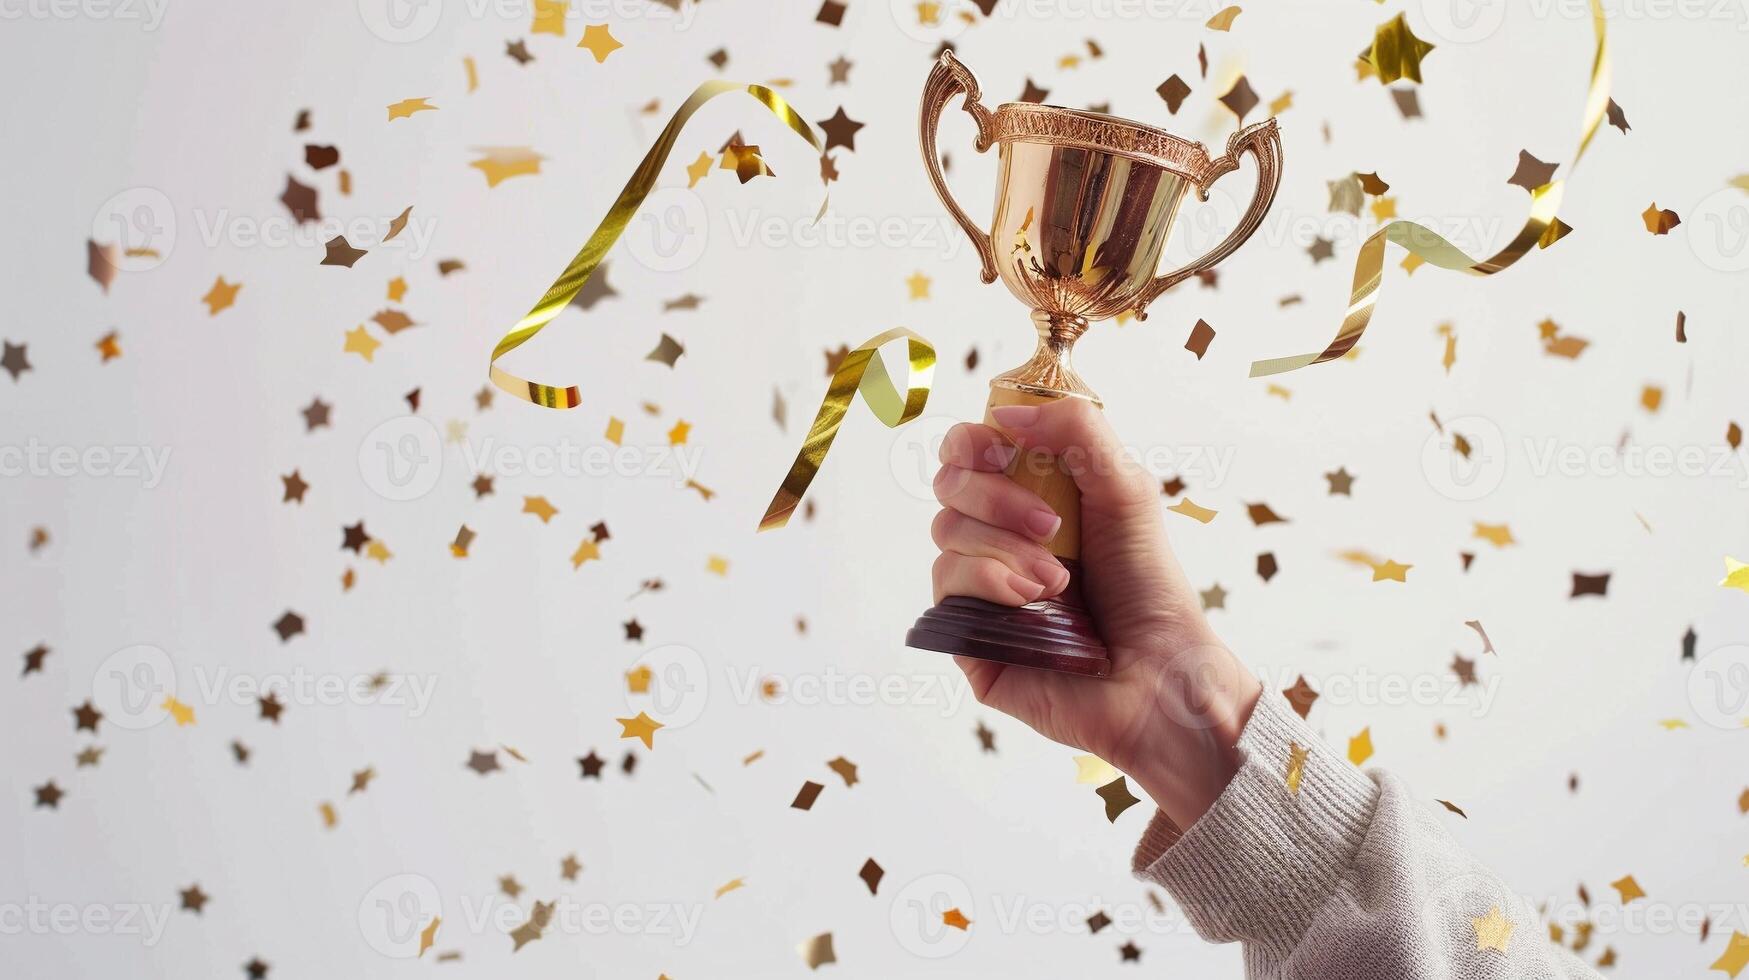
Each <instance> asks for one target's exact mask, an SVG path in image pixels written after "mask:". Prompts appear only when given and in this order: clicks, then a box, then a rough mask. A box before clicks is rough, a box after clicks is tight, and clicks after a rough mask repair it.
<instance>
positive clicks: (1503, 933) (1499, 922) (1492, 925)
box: [1470, 905, 1513, 953]
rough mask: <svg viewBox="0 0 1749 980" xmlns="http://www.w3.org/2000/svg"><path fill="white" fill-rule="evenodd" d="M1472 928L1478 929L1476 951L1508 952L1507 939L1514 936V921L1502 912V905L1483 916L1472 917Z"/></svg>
mask: <svg viewBox="0 0 1749 980" xmlns="http://www.w3.org/2000/svg"><path fill="white" fill-rule="evenodd" d="M1470 926H1471V928H1473V929H1475V930H1476V952H1478V953H1480V952H1482V951H1483V950H1489V949H1491V950H1493V951H1495V952H1497V953H1504V952H1506V943H1507V940H1509V939H1511V938H1512V928H1513V925H1512V921H1511V920H1509V919H1507V918H1506V916H1505V915H1503V914H1501V912H1500V906H1498V905H1496V906H1494V907H1493V908H1490V909H1489V910H1488V914H1487V915H1485V916H1483V917H1481V918H1473V917H1472V918H1471V919H1470Z"/></svg>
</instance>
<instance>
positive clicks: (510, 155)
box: [468, 146, 546, 187]
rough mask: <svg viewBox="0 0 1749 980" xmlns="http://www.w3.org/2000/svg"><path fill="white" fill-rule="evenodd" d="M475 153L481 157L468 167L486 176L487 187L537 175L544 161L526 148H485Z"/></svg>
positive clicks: (537, 154)
mask: <svg viewBox="0 0 1749 980" xmlns="http://www.w3.org/2000/svg"><path fill="white" fill-rule="evenodd" d="M476 152H478V153H480V154H483V155H482V156H481V157H480V159H478V160H475V161H474V162H472V163H470V164H468V166H470V167H473V168H474V169H476V170H478V171H480V172H481V173H483V174H485V175H486V186H487V187H497V186H498V185H499V184H501V183H503V182H504V181H507V180H509V179H510V178H512V177H526V176H530V175H532V174H538V173H540V164H541V161H542V160H544V159H546V158H545V157H543V156H541V155H540V154H539V153H536V152H534V150H532V149H530V148H528V147H526V146H486V147H479V148H477V149H476Z"/></svg>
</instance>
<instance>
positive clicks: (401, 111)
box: [389, 97, 437, 122]
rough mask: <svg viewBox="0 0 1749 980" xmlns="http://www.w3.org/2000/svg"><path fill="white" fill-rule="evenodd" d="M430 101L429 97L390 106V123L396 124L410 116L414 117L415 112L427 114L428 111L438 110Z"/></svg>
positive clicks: (402, 101)
mask: <svg viewBox="0 0 1749 980" xmlns="http://www.w3.org/2000/svg"><path fill="white" fill-rule="evenodd" d="M428 99H429V97H427V98H419V99H402V100H401V101H400V102H397V103H395V104H394V105H392V106H389V121H390V122H394V121H395V120H397V119H405V118H407V117H408V116H411V115H413V114H414V113H415V112H425V111H427V110H431V109H436V108H437V106H434V105H432V104H431V103H430V102H429V101H428Z"/></svg>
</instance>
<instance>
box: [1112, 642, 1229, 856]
mask: <svg viewBox="0 0 1749 980" xmlns="http://www.w3.org/2000/svg"><path fill="white" fill-rule="evenodd" d="M1158 663H1159V668H1158V669H1157V671H1156V672H1155V674H1154V676H1153V677H1152V678H1151V681H1150V682H1149V684H1148V685H1147V687H1148V691H1147V696H1146V701H1145V704H1144V705H1143V707H1142V710H1141V712H1140V717H1139V718H1137V720H1136V723H1135V729H1134V732H1135V735H1134V737H1133V738H1132V739H1131V740H1130V744H1129V746H1128V747H1127V750H1126V752H1125V753H1124V762H1125V764H1124V765H1120V766H1119V768H1120V769H1122V770H1123V771H1124V772H1125V773H1127V774H1129V775H1130V777H1131V778H1133V779H1134V780H1135V781H1136V783H1137V785H1139V786H1141V787H1142V788H1143V789H1144V790H1145V791H1146V792H1147V793H1148V795H1149V796H1150V797H1152V798H1153V800H1154V802H1155V804H1156V805H1158V806H1159V807H1160V809H1161V810H1163V811H1165V813H1166V815H1167V816H1168V817H1170V818H1171V819H1172V821H1173V823H1175V824H1177V825H1178V826H1179V827H1180V828H1182V829H1185V830H1188V829H1190V826H1191V824H1194V823H1195V822H1196V821H1197V820H1198V819H1199V818H1200V817H1201V816H1202V815H1203V813H1205V812H1206V811H1207V810H1208V808H1209V807H1210V806H1213V805H1214V802H1215V800H1217V799H1219V798H1220V795H1221V793H1222V792H1223V791H1224V790H1225V789H1226V788H1227V784H1228V783H1229V782H1231V781H1232V779H1233V776H1234V774H1236V773H1237V772H1238V771H1239V766H1240V765H1241V763H1242V761H1243V760H1241V759H1240V757H1239V750H1238V745H1239V736H1240V735H1241V734H1242V733H1243V732H1244V730H1245V725H1246V723H1247V722H1249V721H1250V720H1251V712H1252V710H1253V709H1254V708H1255V707H1256V706H1257V699H1258V698H1259V697H1261V696H1262V693H1263V688H1262V685H1261V684H1259V683H1258V681H1257V679H1256V678H1255V677H1253V676H1252V675H1251V672H1250V671H1249V670H1247V669H1246V668H1245V666H1244V665H1243V664H1241V663H1240V662H1239V659H1238V658H1237V657H1235V656H1233V654H1232V652H1231V651H1230V650H1228V649H1227V648H1226V647H1225V646H1223V645H1222V644H1221V643H1220V642H1219V641H1218V640H1214V639H1213V638H1212V637H1211V638H1210V639H1209V640H1208V641H1207V642H1204V643H1200V644H1197V645H1194V646H1191V647H1189V648H1188V649H1185V650H1182V651H1179V652H1176V653H1173V654H1170V655H1167V656H1164V657H1161V658H1160V659H1159V661H1158Z"/></svg>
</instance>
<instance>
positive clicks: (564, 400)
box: [489, 82, 826, 408]
mask: <svg viewBox="0 0 1749 980" xmlns="http://www.w3.org/2000/svg"><path fill="white" fill-rule="evenodd" d="M738 91H744V92H746V93H747V94H749V95H751V96H753V97H754V98H755V99H758V100H759V102H760V103H761V104H762V105H764V106H765V108H766V109H768V110H770V112H771V114H772V115H774V116H776V117H777V118H778V119H779V120H781V121H782V122H783V123H784V125H786V126H788V127H789V128H790V129H792V130H794V131H795V132H796V134H797V135H799V136H801V138H802V139H805V140H807V141H808V145H809V146H812V147H813V148H814V150H815V152H824V151H823V150H822V149H821V147H820V139H819V137H818V136H816V135H814V129H813V127H812V126H809V125H808V123H807V121H806V120H804V119H803V118H802V117H801V115H800V114H798V113H797V112H796V110H795V108H794V107H793V106H791V105H790V104H789V103H788V102H785V101H784V99H783V96H781V95H778V94H777V93H776V92H774V91H772V90H771V89H769V88H766V87H765V86H763V85H741V84H738V83H736V82H705V83H704V84H702V85H700V86H699V87H698V88H696V89H694V90H693V93H692V95H691V96H689V97H688V98H687V100H686V102H684V103H683V104H682V105H681V106H680V108H678V109H676V110H674V116H673V117H672V118H671V119H669V120H668V125H667V126H664V127H663V128H662V135H660V136H658V137H657V138H656V142H655V144H654V145H653V146H651V147H650V151H649V152H648V153H645V154H644V159H643V162H642V163H639V164H638V169H637V170H635V171H633V172H632V176H631V179H630V180H628V181H626V185H625V187H624V188H623V189H621V190H620V192H619V197H618V198H617V199H615V200H614V202H613V206H612V207H610V208H608V209H607V216H606V217H604V218H602V219H601V224H600V225H598V226H597V227H596V229H595V230H594V231H593V232H590V234H589V240H588V241H587V242H584V243H583V248H582V249H581V250H580V251H578V252H577V254H576V255H575V256H574V257H573V258H572V259H571V263H570V264H569V265H567V266H565V271H564V272H562V273H560V274H559V278H557V279H555V280H553V284H552V285H551V286H548V287H547V291H546V295H544V296H542V297H541V298H540V302H538V303H536V304H535V305H534V309H531V310H529V311H528V313H527V314H526V315H524V316H523V318H522V319H521V320H520V321H518V322H517V324H516V326H515V328H514V329H512V330H511V331H510V332H509V333H507V334H505V335H504V338H503V339H502V340H500V341H498V346H496V347H494V348H492V360H491V362H490V366H489V367H490V375H491V378H492V383H493V384H494V385H497V386H498V387H499V388H500V389H501V390H503V391H505V392H507V393H509V394H511V395H515V396H516V397H517V398H521V399H522V400H524V401H528V402H533V403H534V404H536V405H539V406H541V407H543V408H576V407H577V405H578V403H579V402H580V401H581V400H582V395H581V392H579V391H578V389H577V386H576V385H566V386H564V387H559V386H557V385H549V384H542V383H541V382H539V381H530V380H528V379H526V378H520V377H517V376H516V375H514V374H511V373H510V372H509V371H506V370H504V369H503V368H501V367H499V366H498V359H499V358H501V357H503V356H504V355H505V354H508V353H510V352H511V351H513V350H515V349H516V348H518V347H521V346H522V345H523V344H525V343H527V342H528V341H529V340H531V339H533V337H534V335H535V334H537V333H540V332H541V330H542V329H543V328H544V327H546V325H547V324H548V323H551V322H552V319H553V317H556V316H558V315H559V311H560V310H562V309H564V308H565V306H566V304H568V303H570V302H571V300H572V299H574V298H575V297H576V295H577V293H578V292H579V291H581V290H582V289H583V285H584V283H587V282H588V281H589V277H590V276H592V275H594V274H595V269H596V267H597V266H599V265H601V260H602V258H603V257H605V256H606V255H607V252H608V250H609V249H611V248H613V244H614V243H615V242H617V241H619V236H620V235H621V234H623V233H624V232H625V230H626V226H627V225H629V224H631V220H632V218H633V217H634V216H635V215H636V214H637V213H638V208H639V207H640V206H642V205H643V203H644V199H645V198H647V197H649V196H650V192H651V191H652V190H654V189H655V187H656V178H657V176H658V175H659V174H660V173H661V172H662V165H663V164H664V163H666V162H667V161H668V154H669V153H670V152H672V151H673V149H674V142H675V140H676V139H678V138H679V136H680V131H681V130H682V129H683V128H685V126H686V123H687V120H689V119H691V118H692V115H693V113H695V112H697V111H698V110H699V107H701V106H703V105H704V104H705V103H706V102H709V101H710V100H712V99H714V98H716V97H717V96H719V95H722V94H723V93H725V92H738ZM825 210H826V207H825V205H824V204H822V205H821V206H820V211H821V213H822V214H824V213H825ZM815 220H818V215H816V216H815Z"/></svg>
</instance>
